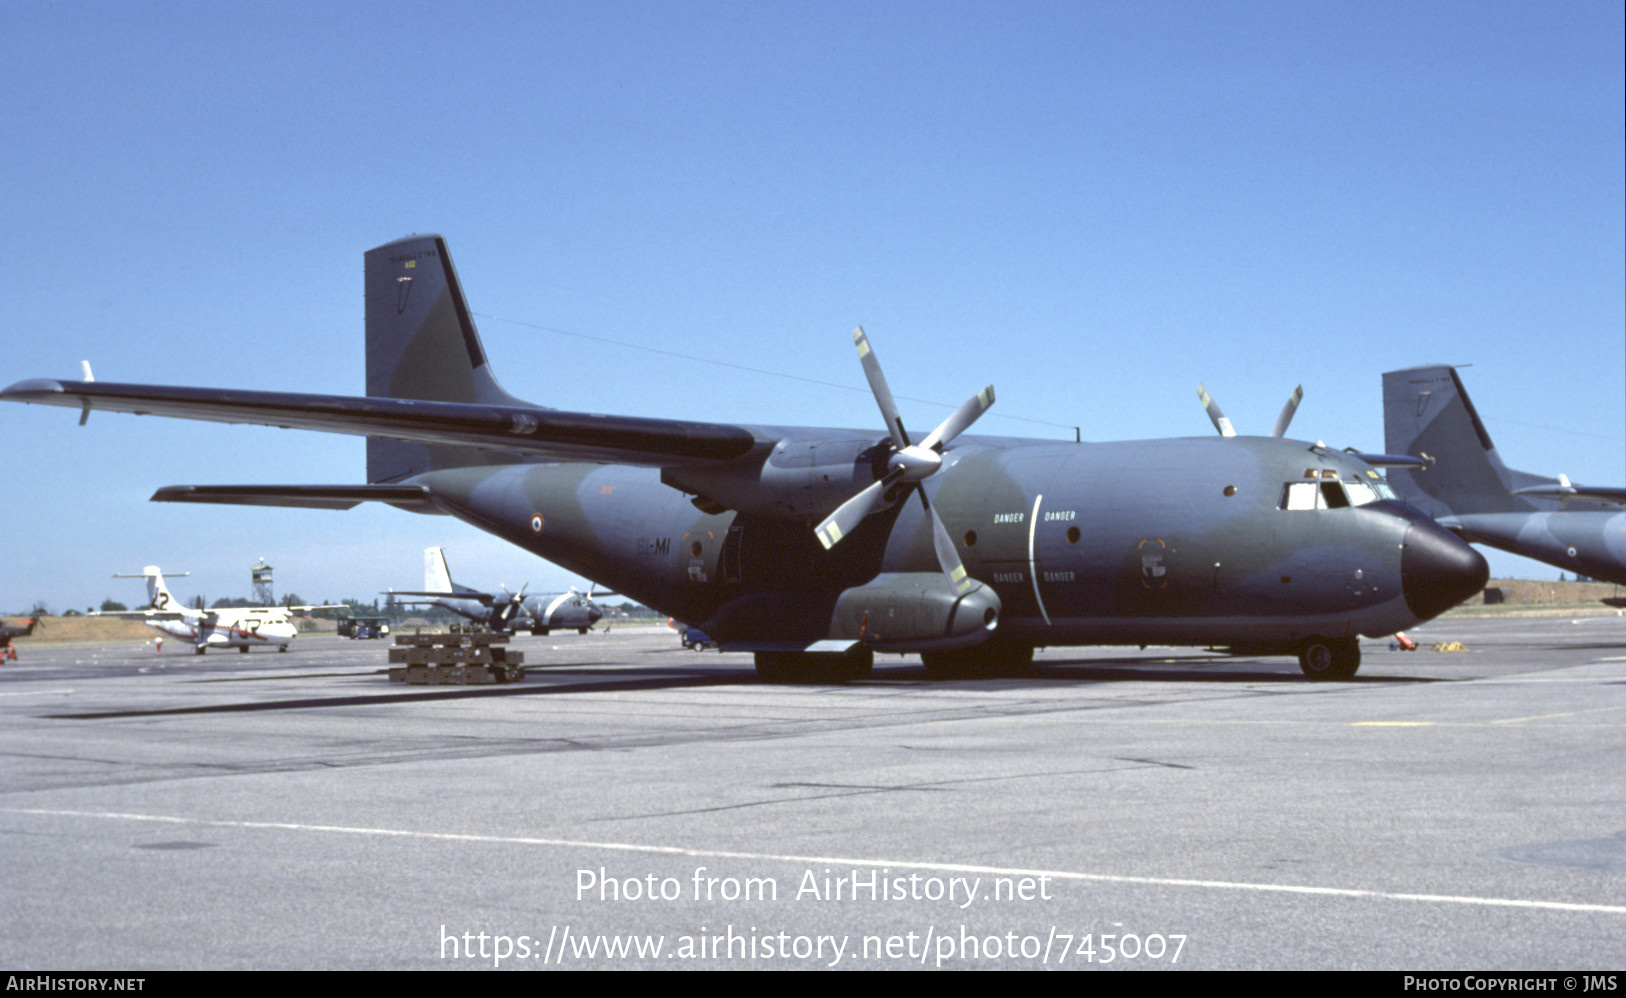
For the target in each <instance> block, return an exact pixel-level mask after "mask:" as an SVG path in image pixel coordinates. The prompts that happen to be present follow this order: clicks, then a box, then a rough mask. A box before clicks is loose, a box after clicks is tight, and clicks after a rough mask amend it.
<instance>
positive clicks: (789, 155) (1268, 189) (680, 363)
mask: <svg viewBox="0 0 1626 998" xmlns="http://www.w3.org/2000/svg"><path fill="white" fill-rule="evenodd" d="M0 15H3V18H4V20H3V22H0V23H4V25H5V30H4V31H3V32H0V99H3V107H4V113H3V116H0V121H3V122H4V129H3V135H4V141H3V142H0V182H3V185H4V190H5V192H6V194H5V197H4V199H3V200H0V218H3V220H4V223H5V231H6V233H7V237H8V238H7V239H6V240H5V243H4V245H3V247H0V272H3V274H4V278H3V280H0V303H3V305H4V313H3V316H0V343H3V344H4V347H5V349H4V353H3V355H0V356H3V357H4V361H3V365H0V382H3V383H10V382H12V381H15V380H20V379H22V378H26V377H36V376H53V377H78V374H79V362H80V360H82V359H89V360H90V361H91V363H92V365H93V368H94V370H95V373H96V376H97V377H98V378H100V379H103V380H118V381H135V382H156V383H165V384H183V385H231V386H241V387H252V388H262V389H270V390H295V391H315V392H333V393H343V394H359V393H360V392H361V390H362V298H361V257H362V253H363V251H365V250H366V249H368V248H369V247H372V246H375V245H378V244H380V243H383V242H386V241H388V240H391V239H395V238H398V237H400V236H404V235H407V234H409V233H412V232H440V233H442V234H444V235H445V236H446V237H447V239H448V242H449V246H450V248H451V251H452V254H453V256H454V258H455V260H456V261H457V265H458V269H459V271H460V273H461V275H462V277H463V281H464V284H465V287H466V289H467V291H468V293H469V296H470V299H471V304H472V306H473V308H474V310H475V311H476V313H477V317H478V321H479V324H480V329H481V333H482V336H483V338H484V340H485V344H486V348H487V353H488V354H489V355H490V357H491V359H492V362H493V365H494V367H495V369H496V371H497V373H498V376H499V377H500V378H501V379H502V381H503V384H504V386H505V387H507V388H508V389H509V390H510V391H512V392H514V393H515V394H517V395H520V396H522V397H525V398H529V399H531V400H533V401H536V402H538V403H542V404H546V405H552V406H556V407H559V408H564V409H578V410H591V411H600V412H614V413H625V414H630V415H650V416H668V417H674V418H693V419H706V420H717V421H730V420H739V421H751V422H772V423H793V424H794V423H808V424H815V425H827V426H861V427H867V426H876V427H877V429H879V419H878V416H877V413H876V411H875V407H874V402H873V401H872V399H871V398H870V396H869V394H868V392H867V390H866V388H865V386H864V379H863V376H862V373H861V371H860V369H859V367H858V364H857V362H856V359H855V358H854V356H853V352H852V348H851V344H850V341H849V339H848V333H849V331H850V330H851V329H852V327H853V326H854V325H857V324H862V325H864V326H865V328H866V329H867V330H868V331H869V333H870V336H871V339H872V341H873V342H874V344H875V347H876V350H877V352H878V355H879V356H880V357H881V358H882V359H883V361H884V363H885V366H886V370H887V374H888V377H889V379H890V380H891V382H892V387H893V390H894V391H895V392H896V393H897V394H898V395H899V396H900V397H906V398H907V399H911V400H925V401H904V402H902V405H903V411H904V416H905V419H906V420H907V421H909V422H910V424H911V425H918V426H927V425H931V424H933V423H935V422H936V421H937V420H938V419H940V418H942V415H944V414H946V412H947V410H948V407H950V406H952V405H955V404H957V403H958V402H960V401H961V400H963V399H964V398H966V397H968V396H969V395H970V394H972V393H973V392H974V391H975V390H977V389H978V388H980V387H981V386H983V385H985V384H988V383H990V382H992V383H993V384H994V385H995V386H996V388H997V391H998V396H999V401H998V403H997V404H996V406H995V407H994V409H993V411H992V412H990V414H989V415H988V416H987V417H985V418H984V420H983V421H982V422H981V423H980V424H979V426H978V429H979V430H981V431H984V432H989V433H999V434H1032V435H1037V436H1054V437H1065V438H1069V439H1070V438H1071V437H1072V430H1071V429H1070V428H1071V427H1073V426H1079V427H1081V428H1082V433H1083V436H1084V437H1085V439H1096V440H1110V439H1126V438H1144V437H1157V436H1195V435H1202V434H1207V433H1209V432H1211V430H1210V428H1209V425H1208V421H1207V419H1206V418H1205V417H1204V415H1203V413H1202V411H1201V409H1200V407H1199V405H1198V403H1197V401H1196V394H1195V393H1196V385H1197V382H1198V380H1199V379H1201V380H1203V381H1205V382H1206V383H1207V384H1208V386H1209V388H1210V389H1211V390H1212V391H1213V392H1214V393H1215V394H1216V395H1217V396H1218V397H1219V399H1220V400H1221V402H1222V403H1223V405H1224V406H1225V409H1226V411H1227V414H1228V415H1230V416H1231V418H1232V420H1233V421H1234V422H1235V423H1237V424H1238V426H1239V427H1240V428H1241V429H1242V430H1243V432H1249V431H1252V432H1264V431H1266V430H1267V429H1268V428H1269V426H1270V424H1271V422H1272V421H1273V419H1274V418H1275V414H1276V411H1277V410H1278V409H1279V408H1280V406H1281V403H1282V401H1283V400H1284V399H1285V398H1286V396H1287V394H1288V393H1289V392H1290V391H1291V390H1292V388H1293V386H1294V385H1295V384H1299V383H1301V382H1302V383H1303V385H1304V388H1305V401H1304V404H1303V406H1302V407H1301V408H1300V410H1299V415H1298V418H1297V421H1296V422H1295V424H1294V427H1293V430H1294V435H1295V436H1301V437H1306V438H1319V439H1322V440H1325V441H1326V442H1328V443H1329V444H1333V445H1336V446H1356V447H1360V448H1364V449H1373V450H1375V449H1379V448H1381V446H1382V444H1383V427H1382V414H1381V388H1380V376H1381V374H1382V372H1383V371H1385V370H1390V369H1392V368H1395V367H1404V366H1412V365H1416V364H1422V363H1430V362H1449V363H1459V364H1472V365H1474V366H1473V367H1471V368H1469V369H1468V370H1466V371H1465V372H1464V374H1463V377H1464V380H1465V382H1466V384H1467V386H1468V388H1469V390H1470V391H1471V392H1472V394H1473V397H1474V400H1475V402H1476V403H1477V404H1478V406H1479V408H1480V410H1481V413H1482V414H1483V415H1484V416H1485V417H1486V422H1487V425H1488V428H1489V430H1490V432H1491V434H1492V435H1493V436H1494V438H1495V439H1496V442H1497V444H1498V445H1499V447H1500V449H1501V451H1502V454H1503V456H1504V458H1506V459H1507V460H1508V462H1509V463H1510V464H1512V465H1514V466H1516V467H1521V468H1526V469H1528V470H1531V471H1537V472H1542V473H1549V474H1556V473H1558V472H1566V473H1568V474H1569V475H1570V476H1571V477H1572V478H1574V479H1575V480H1577V481H1584V482H1595V483H1601V484H1616V485H1618V484H1620V483H1621V482H1623V481H1626V203H1623V202H1626V190H1623V189H1626V180H1623V177H1626V158H1623V147H1626V140H1623V119H1626V107H1623V105H1626V97H1623V93H1626V85H1623V68H1622V51H1623V48H1626V29H1623V26H1622V8H1621V5H1620V4H1619V3H1618V2H1614V0H1609V2H1566V3H1495V2H1492V3H1485V2H1474V3H1411V2H1408V3H1383V2H1377V3H1374V2H1358V3H1297V2H1295V3H1086V2H1078V3H1060V4H1051V3H1014V4H1013V3H944V2H936V3H862V4H841V3H830V2H820V3H790V2H779V3H704V2H685V3H678V2H668V3H650V4H616V3H593V4H587V3H570V4H556V3H515V4H501V3H461V4H444V3H417V2H411V0H406V2H399V0H398V2H391V3H348V4H339V5H333V4H326V3H324V4H316V3H310V4H304V3H284V2H268V3H260V4H254V5H242V4H221V3H174V2H166V3H119V2H106V0H102V2H92V3H74V2H65V3H52V4H42V3H36V2H17V0H0ZM614 344H620V345H614ZM674 355H677V356H674ZM730 364H732V365H738V366H735V367H730V366H727V365H730ZM740 368H748V369H749V370H741V369H740ZM76 422H77V416H76V414H75V413H72V412H69V411H67V410H62V409H55V408H46V407H38V406H27V407H25V406H17V405H7V406H4V407H0V433H3V434H4V439H5V440H6V453H7V455H8V461H7V466H6V470H5V477H6V482H5V485H6V488H5V490H4V496H5V499H4V502H5V508H6V516H5V523H6V548H7V557H6V564H5V569H4V572H3V573H0V610H5V611H12V610H18V609H26V608H27V607H28V606H30V605H32V604H33V603H34V602H35V601H38V600H44V601H45V602H46V603H47V605H48V606H49V607H50V608H51V609H53V610H55V611H58V612H60V611H61V610H62V609H65V608H67V607H70V606H76V607H81V608H82V607H84V606H86V605H89V604H92V603H99V602H100V601H101V600H102V599H103V598H104V597H107V596H112V597H114V598H117V599H120V600H123V601H124V602H131V601H132V600H134V599H135V598H137V597H138V596H139V591H140V586H139V583H136V582H128V581H115V580H112V579H110V578H108V577H109V576H110V575H112V574H113V573H115V572H132V571H139V570H140V568H141V566H143V565H146V564H152V563H156V564H159V565H160V566H162V567H164V568H166V569H167V570H174V571H181V570H190V571H191V572H192V573H193V574H192V576H191V577H190V578H188V579H186V580H182V581H181V582H180V583H178V584H177V586H176V587H175V588H176V590H177V592H178V593H179V594H182V595H190V594H193V593H202V594H204V595H205V596H207V598H209V599H210V600H213V599H215V598H217V597H220V596H235V595H246V594H247V592H248V589H249V582H248V574H249V567H250V566H251V565H253V564H254V562H255V561H256V560H257V559H258V558H260V557H262V556H263V557H264V558H265V559H266V560H267V561H268V562H270V563H271V564H272V565H273V566H274V567H275V568H276V572H277V589H278V592H279V593H285V592H288V591H293V592H296V593H298V594H300V595H302V596H304V597H305V598H308V599H325V598H331V597H340V596H353V595H362V594H367V593H372V592H376V591H378V590H381V589H384V588H387V587H389V586H391V585H394V586H397V587H406V586H412V585H416V584H417V582H418V581H420V579H419V576H420V572H421V549H422V548H423V547H426V546H429V545H431V544H439V545H443V546H444V547H446V549H447V553H448V558H449V559H450V561H451V566H452V570H453V573H454V575H455V576H457V577H458V578H459V579H460V580H461V581H465V582H469V583H472V584H477V585H482V586H492V585H495V584H497V583H506V584H508V585H510V586H518V585H519V584H520V583H523V582H529V583H530V584H531V586H532V588H533V589H541V588H549V587H563V586H565V585H569V584H571V583H573V582H577V581H579V580H575V579H573V578H572V577H570V576H569V575H567V574H566V573H564V572H563V571H561V570H559V569H557V568H554V567H552V566H550V565H547V564H545V563H542V562H539V561H537V560H536V559H534V558H532V557H530V556H528V555H526V554H524V553H522V552H520V551H518V550H517V549H513V548H510V547H508V546H507V545H505V544H503V543H502V542H500V541H497V540H495V539H492V538H488V537H486V536H485V535H483V534H481V533H480V532H479V531H477V530H475V529H474V528H472V527H469V526H466V525H463V524H461V523H458V522H456V521H453V520H451V519H450V518H445V517H419V516H413V515H410V514H406V513H401V512H398V511H395V510H391V509H388V508H382V507H381V508H370V507H367V506H363V507H358V508H357V509H355V510H352V511H350V512H348V513H332V512H316V511H298V510H281V511H279V510H272V509H252V508H243V509H235V508H229V507H221V508H209V507H187V506H176V505H166V504H155V503H148V502H147V501H146V500H147V497H148V496H149V495H150V494H151V493H152V491H153V490H154V489H155V488H157V487H159V486H163V485H171V484H206V483H238V482H288V483H316V482H350V481H361V480H362V477H363V446H362V443H361V442H360V440H359V439H354V438H349V437H339V436H329V435H323V434H310V433H296V432H291V431H278V430H270V429H259V428H248V427H233V426H219V425H212V424H202V423H189V422H184V421H175V420H159V419H146V418H137V417H132V416H123V415H117V414H106V413H104V414H93V415H92V417H91V419H90V422H89V425H87V426H86V427H83V428H80V427H78V426H76V425H75V424H76ZM1492 568H1493V571H1495V572H1496V573H1498V574H1508V573H1519V574H1530V575H1533V576H1535V577H1542V578H1551V577H1553V576H1554V575H1555V574H1556V570H1552V569H1549V568H1547V567H1546V566H1542V565H1537V564H1535V563H1530V562H1523V561H1519V560H1516V559H1512V558H1508V557H1505V556H1500V555H1496V556H1493V557H1492Z"/></svg>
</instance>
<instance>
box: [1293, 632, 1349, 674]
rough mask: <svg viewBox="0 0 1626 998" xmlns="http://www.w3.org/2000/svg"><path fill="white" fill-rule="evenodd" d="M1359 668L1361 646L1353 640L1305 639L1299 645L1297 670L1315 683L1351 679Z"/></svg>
mask: <svg viewBox="0 0 1626 998" xmlns="http://www.w3.org/2000/svg"><path fill="white" fill-rule="evenodd" d="M1360 667H1361V646H1360V644H1359V643H1357V642H1356V640H1355V639H1354V638H1305V639H1304V640H1303V641H1302V642H1300V643H1299V668H1300V669H1302V670H1304V674H1305V675H1306V676H1307V677H1309V678H1310V679H1311V680H1312V681H1315V682H1326V681H1337V680H1343V679H1351V678H1353V677H1354V675H1355V672H1356V670H1357V669H1359V668H1360Z"/></svg>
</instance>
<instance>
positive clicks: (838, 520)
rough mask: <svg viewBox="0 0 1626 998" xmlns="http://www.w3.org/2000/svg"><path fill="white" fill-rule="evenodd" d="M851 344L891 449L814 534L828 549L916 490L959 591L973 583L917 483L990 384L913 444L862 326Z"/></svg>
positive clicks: (979, 409) (936, 464)
mask: <svg viewBox="0 0 1626 998" xmlns="http://www.w3.org/2000/svg"><path fill="white" fill-rule="evenodd" d="M853 345H854V346H856V347H857V348H858V359H859V362H860V363H862V364H863V365H864V376H865V377H866V378H868V379H869V387H870V391H871V392H873V393H874V395H875V402H876V404H877V405H879V406H880V408H881V419H882V420H883V421H885V423H886V429H887V432H888V433H889V434H890V435H891V437H892V441H891V452H890V453H889V454H888V455H887V458H886V471H885V472H884V473H883V474H882V475H881V477H880V478H878V479H876V480H875V482H874V483H873V484H871V485H869V486H867V487H866V488H864V489H863V490H862V491H860V492H859V493H858V494H857V495H855V496H853V497H852V498H851V499H848V500H847V501H846V502H844V503H842V504H841V505H840V506H839V507H837V508H836V511H835V512H834V513H831V514H830V515H829V516H828V517H826V518H825V520H824V522H823V523H821V524H819V525H818V527H817V529H816V531H815V532H816V533H817V534H818V538H819V543H821V544H823V545H824V546H825V548H827V549H828V548H831V547H834V546H835V545H836V544H837V543H838V542H840V540H841V539H842V538H843V537H845V536H846V535H847V534H849V533H851V532H852V530H853V529H854V528H855V527H857V526H858V524H859V522H860V521H862V520H863V519H864V517H866V516H868V515H869V514H871V513H873V512H875V511H876V510H877V509H879V508H880V507H881V506H882V505H884V504H885V503H887V502H888V501H890V500H892V499H896V498H897V497H898V496H899V495H900V494H901V491H903V490H908V489H913V490H914V491H915V494H917V495H919V496H920V504H921V505H922V506H923V507H925V509H926V515H927V518H928V519H930V520H931V524H932V546H933V547H934V548H935V549H936V552H937V563H938V564H939V565H940V566H942V569H943V574H944V575H946V576H948V580H949V585H950V586H952V587H953V589H954V591H955V592H956V593H958V594H960V595H964V594H965V593H967V592H969V591H970V590H971V588H972V586H973V585H974V584H975V583H973V582H972V580H971V579H970V578H969V577H967V575H966V572H965V566H964V565H963V564H961V562H960V553H959V552H958V551H957V550H955V547H954V541H953V539H951V538H950V537H949V533H948V529H947V528H946V527H944V526H943V521H942V519H941V518H940V517H939V516H938V515H937V511H936V510H934V509H932V504H931V502H930V501H929V500H927V498H926V490H925V488H923V487H922V485H921V483H922V482H923V481H925V480H926V479H927V478H929V477H930V476H931V475H932V474H934V473H935V472H936V471H937V469H938V468H940V467H942V465H943V456H942V455H943V449H944V448H945V447H947V446H948V445H949V444H950V443H952V442H953V441H954V438H955V437H958V436H959V435H960V434H961V433H964V432H965V430H966V429H967V428H968V427H969V426H970V425H971V424H972V423H975V422H976V421H977V417H979V416H981V415H982V414H983V413H984V412H987V411H988V407H989V406H991V405H993V404H994V386H993V385H989V386H988V387H987V388H984V389H983V390H982V391H980V392H978V393H977V394H976V395H974V396H972V397H971V398H970V399H968V400H967V401H966V402H965V404H964V405H962V406H960V407H959V408H958V409H956V410H954V412H953V413H951V414H950V415H949V418H947V419H945V420H943V422H942V423H941V424H940V425H939V426H938V427H937V429H935V430H933V431H932V432H930V433H928V434H927V435H926V438H925V439H924V440H922V441H921V442H920V443H918V444H913V443H910V442H909V435H908V433H906V432H905V431H904V428H903V419H902V418H901V417H899V415H898V407H897V403H895V402H894V401H893V400H892V391H891V389H890V388H888V387H887V383H886V375H884V374H882V373H881V364H880V361H878V360H876V359H875V351H874V350H873V349H871V347H870V345H869V338H868V337H867V336H865V335H864V330H863V327H859V328H858V329H855V330H853Z"/></svg>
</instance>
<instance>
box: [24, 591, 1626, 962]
mask: <svg viewBox="0 0 1626 998" xmlns="http://www.w3.org/2000/svg"><path fill="white" fill-rule="evenodd" d="M1414 637H1416V638H1417V640H1418V641H1419V642H1420V643H1421V644H1422V645H1423V648H1424V650H1420V651H1417V652H1413V653H1404V652H1391V651H1388V650H1387V649H1386V647H1385V645H1384V643H1383V642H1379V641H1366V642H1363V651H1364V655H1365V661H1364V663H1363V665H1362V668H1361V672H1360V675H1359V676H1358V677H1357V678H1356V679H1355V680H1354V681H1352V682H1348V683H1328V684H1318V683H1309V682H1306V681H1304V680H1303V679H1302V678H1301V676H1300V673H1299V670H1298V667H1297V664H1296V663H1295V662H1293V661H1291V660H1289V659H1286V658H1230V657H1223V656H1218V655H1210V654H1206V653H1201V652H1193V651H1189V650H1179V649H1157V648H1152V649H1146V650H1144V651H1138V650H1133V649H1128V650H1126V649H1104V648H1103V649H1053V650H1048V651H1045V652H1042V653H1041V654H1040V656H1039V659H1038V663H1037V668H1036V669H1035V671H1034V673H1033V674H1032V675H1030V676H1025V677H1020V678H1012V679H1000V680H985V681H955V682H930V681H927V680H926V678H925V675H924V673H923V671H922V670H921V669H920V668H919V666H918V664H916V661H915V660H914V659H912V658H903V659H891V658H883V659H880V660H878V662H877V668H876V672H875V675H874V677H873V678H872V679H870V680H868V681H865V682H859V683H853V684H850V685H845V686H828V685H826V686H800V687H798V686H780V685H769V684H765V683H760V682H758V681H757V680H756V678H755V676H754V675H753V673H752V671H751V667H750V661H749V658H748V656H743V655H721V654H718V653H715V652H698V653H697V652H690V651H686V650H684V649H682V648H680V647H678V645H677V639H676V637H675V636H674V635H672V633H671V632H669V631H667V630H665V629H659V628H620V629H616V630H615V631H613V632H612V633H610V634H607V635H606V634H599V633H595V634H590V635H586V636H578V635H574V634H570V635H558V636H553V637H548V638H523V639H520V640H519V641H517V642H516V644H515V647H517V648H518V649H520V650H522V651H524V653H525V656H526V661H527V665H528V667H530V671H529V674H528V675H527V677H526V680H525V681H524V682H523V683H521V684H516V685H513V686H498V687H404V686H401V685H399V684H391V683H389V682H387V681H386V679H385V676H384V674H383V671H382V670H383V669H384V658H385V654H384V646H383V644H382V643H379V642H351V641H343V640H340V639H335V638H301V639H300V640H299V642H297V643H296V644H295V645H294V648H293V650H291V651H289V652H288V653H287V654H277V653H274V652H257V653H254V654H248V655H240V654H237V653H234V652H228V653H220V652H212V653H210V654H208V655H206V656H201V657H197V656H193V655H191V654H189V653H187V652H186V650H184V649H175V648H173V647H172V648H170V649H168V650H166V651H165V652H164V654H162V655H155V654H154V653H153V651H152V649H151V647H150V646H143V645H122V646H113V647H98V648H88V647H79V648H69V647H53V646H51V645H46V644H37V643H34V644H31V643H27V642H22V643H19V648H20V650H21V655H22V658H21V659H20V660H19V661H18V662H15V663H12V664H8V665H6V666H5V667H4V668H3V669H0V717H3V722H0V752H3V754H4V759H3V764H0V834H3V836H4V840H3V841H4V845H3V847H0V911H3V915H0V917H3V926H0V963H3V964H4V965H6V966H7V967H10V968H13V969H19V970H23V969H53V970H92V969H102V970H109V971H132V970H143V969H165V968H408V969H416V968H423V969H429V968H437V969H452V968H461V969H476V968H491V967H502V968H509V969H512V968H534V969H544V968H554V967H560V966H563V967H568V968H603V969H612V968H621V967H657V968H672V969H678V968H691V967H707V968H738V969H778V968H797V969H802V968H816V967H826V966H835V967H838V968H894V967H895V968H919V967H924V968H936V967H943V968H961V967H1003V968H1035V969H1037V968H1041V967H1051V968H1077V969H1090V968H1096V969H1099V968H1106V969H1182V968H1197V969H1228V968H1308V969H1346V968H1355V969H1394V970H1403V971H1405V970H1429V969H1433V970H1441V969H1457V970H1494V969H1566V970H1586V969H1592V970H1599V969H1606V970H1614V969H1617V968H1618V967H1619V966H1620V965H1621V963H1622V962H1623V958H1626V766H1623V765H1622V762H1621V760H1622V759H1623V758H1626V751H1623V750H1626V619H1623V618H1621V617H1618V616H1604V617H1583V618H1577V619H1573V620H1572V619H1570V618H1551V617H1546V618H1505V619H1457V618H1451V619H1446V620H1442V621H1436V622H1434V623H1433V624H1430V625H1429V626H1427V627H1424V628H1421V629H1419V630H1418V631H1417V632H1415V633H1414ZM1443 641H1458V642H1461V643H1462V645H1463V646H1465V647H1466V649H1467V650H1466V651H1464V652H1460V653H1442V652H1433V651H1429V650H1427V649H1428V647H1429V645H1431V644H1432V643H1434V642H1443ZM177 651H179V652H180V653H179V654H177V653H176V652H177ZM543 662H546V663H550V664H549V666H548V667H546V668H536V667H535V666H536V665H538V664H539V663H543Z"/></svg>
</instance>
